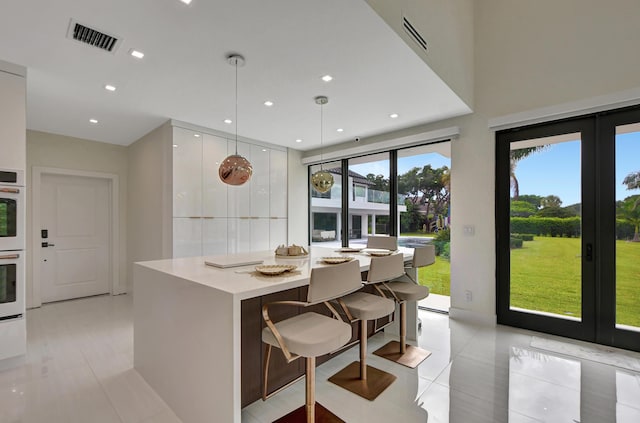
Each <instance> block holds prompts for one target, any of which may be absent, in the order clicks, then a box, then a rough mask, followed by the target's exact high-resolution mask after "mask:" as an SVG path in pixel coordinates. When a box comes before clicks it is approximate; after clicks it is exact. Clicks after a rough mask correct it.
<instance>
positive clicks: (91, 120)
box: [89, 119, 98, 123]
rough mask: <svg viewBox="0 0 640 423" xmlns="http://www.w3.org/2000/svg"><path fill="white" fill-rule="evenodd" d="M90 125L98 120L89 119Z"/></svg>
mask: <svg viewBox="0 0 640 423" xmlns="http://www.w3.org/2000/svg"><path fill="white" fill-rule="evenodd" d="M89 122H90V123H98V119H89Z"/></svg>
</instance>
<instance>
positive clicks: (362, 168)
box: [349, 153, 451, 178]
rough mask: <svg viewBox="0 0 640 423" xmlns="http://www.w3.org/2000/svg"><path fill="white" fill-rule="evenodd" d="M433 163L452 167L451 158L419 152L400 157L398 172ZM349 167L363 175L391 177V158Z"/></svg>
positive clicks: (435, 165) (401, 172) (437, 166)
mask: <svg viewBox="0 0 640 423" xmlns="http://www.w3.org/2000/svg"><path fill="white" fill-rule="evenodd" d="M427 164H431V167H433V168H434V169H437V168H439V167H442V166H447V167H448V168H449V169H451V159H450V158H448V157H444V156H442V155H440V154H438V153H427V154H419V155H416V156H409V157H402V158H399V159H398V173H399V174H400V175H402V174H403V173H406V172H407V171H409V170H411V169H413V168H414V167H419V168H420V169H422V168H423V167H424V166H425V165H427ZM349 169H351V170H353V171H354V172H357V173H359V174H361V175H363V176H366V175H367V174H368V173H373V174H374V175H383V176H384V177H385V178H388V177H389V160H380V161H376V162H372V163H362V164H357V165H350V166H349Z"/></svg>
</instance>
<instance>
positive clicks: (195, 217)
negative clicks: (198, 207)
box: [189, 216, 200, 219]
mask: <svg viewBox="0 0 640 423" xmlns="http://www.w3.org/2000/svg"><path fill="white" fill-rule="evenodd" d="M189 219H200V216H189Z"/></svg>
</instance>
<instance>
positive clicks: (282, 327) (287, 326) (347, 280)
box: [262, 260, 362, 423]
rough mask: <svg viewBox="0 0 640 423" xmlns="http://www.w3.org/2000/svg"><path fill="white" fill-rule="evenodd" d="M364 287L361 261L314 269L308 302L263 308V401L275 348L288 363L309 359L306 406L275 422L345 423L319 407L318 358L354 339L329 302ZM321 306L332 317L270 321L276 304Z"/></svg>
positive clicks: (304, 315)
mask: <svg viewBox="0 0 640 423" xmlns="http://www.w3.org/2000/svg"><path fill="white" fill-rule="evenodd" d="M361 287H362V281H361V280H360V266H359V265H358V261H357V260H354V261H352V262H348V263H344V264H340V265H335V266H332V267H321V268H315V269H313V270H312V271H311V278H310V281H309V292H308V294H307V301H306V302H303V301H274V302H272V303H269V304H265V305H264V306H262V317H263V319H264V321H265V323H266V324H267V327H265V328H264V329H263V330H262V342H264V343H265V344H266V356H265V360H264V369H263V370H264V390H263V400H264V399H265V398H266V395H265V394H266V389H267V377H268V369H269V359H270V357H271V348H272V347H276V348H280V350H281V351H282V353H283V354H284V356H285V358H286V360H287V363H291V362H292V361H294V360H297V359H298V358H300V357H305V359H306V363H305V364H306V369H305V379H306V382H305V405H304V406H302V407H300V408H298V409H296V410H294V411H292V412H291V413H289V414H287V415H286V416H284V417H282V418H280V419H278V420H276V422H301V421H306V422H307V423H313V422H315V421H318V422H343V420H341V419H340V418H339V417H337V416H336V415H334V414H333V413H331V412H330V411H329V410H327V409H326V408H324V407H323V406H321V405H320V404H316V401H315V374H316V357H318V356H321V355H324V354H327V353H330V352H332V351H335V350H337V349H338V348H340V347H342V346H344V345H345V344H346V343H347V342H349V340H350V339H351V325H350V324H349V323H346V322H344V321H343V320H342V318H341V317H340V315H339V314H338V312H337V311H336V309H335V308H334V307H333V306H332V305H331V304H329V301H330V300H333V299H335V298H336V297H340V296H343V295H347V294H350V293H352V292H354V291H357V290H358V289H360V288H361ZM320 303H323V304H325V305H326V306H327V308H328V309H329V311H330V312H331V314H332V315H333V318H332V317H329V316H325V315H321V314H318V313H315V312H306V313H302V314H298V315H297V316H294V317H291V318H289V319H285V320H282V321H280V322H277V323H274V322H273V321H272V320H271V319H270V318H269V308H270V307H272V306H274V305H289V306H291V305H293V306H299V307H308V306H312V305H315V304H320ZM305 416H306V417H305ZM343 423H344V422H343Z"/></svg>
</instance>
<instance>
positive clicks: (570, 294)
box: [496, 108, 640, 350]
mask: <svg viewBox="0 0 640 423" xmlns="http://www.w3.org/2000/svg"><path fill="white" fill-rule="evenodd" d="M496 140H497V149H496V153H497V154H496V160H497V168H496V169H497V175H496V184H497V192H496V215H497V222H496V230H497V248H498V250H497V267H498V289H497V314H498V321H499V322H500V323H505V324H511V325H514V326H520V327H525V328H530V329H535V330H540V331H544V332H549V333H555V334H558V335H563V336H568V337H573V338H578V339H584V340H588V341H593V342H599V343H602V344H607V345H614V346H619V347H623V348H630V349H635V350H640V295H639V294H638V293H640V237H639V235H638V227H639V225H640V160H639V159H638V158H639V157H640V109H638V108H634V109H627V110H617V111H611V112H606V113H599V114H595V115H590V116H585V117H580V118H575V119H569V120H565V121H560V122H551V123H547V124H539V125H535V126H531V127H526V128H519V129H518V130H506V131H501V132H498V134H497V136H496Z"/></svg>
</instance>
